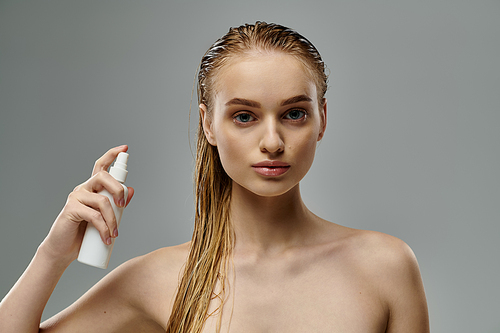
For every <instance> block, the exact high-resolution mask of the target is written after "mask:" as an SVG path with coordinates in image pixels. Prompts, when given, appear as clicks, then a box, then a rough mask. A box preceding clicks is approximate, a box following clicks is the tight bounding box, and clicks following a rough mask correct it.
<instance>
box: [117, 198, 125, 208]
mask: <svg viewBox="0 0 500 333" xmlns="http://www.w3.org/2000/svg"><path fill="white" fill-rule="evenodd" d="M118 206H120V207H123V206H125V199H123V198H121V199H120V200H118Z"/></svg>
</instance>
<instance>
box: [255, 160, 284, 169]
mask: <svg viewBox="0 0 500 333" xmlns="http://www.w3.org/2000/svg"><path fill="white" fill-rule="evenodd" d="M252 167H254V168H280V167H281V168H283V167H285V168H289V167H290V164H288V163H285V162H281V161H271V160H269V161H262V162H259V163H255V164H254V165H252Z"/></svg>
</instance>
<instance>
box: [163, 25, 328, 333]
mask: <svg viewBox="0 0 500 333" xmlns="http://www.w3.org/2000/svg"><path fill="white" fill-rule="evenodd" d="M252 51H264V52H283V53H285V54H288V55H291V56H294V57H296V58H297V59H298V60H299V61H301V63H302V64H303V65H304V66H305V68H306V69H307V70H308V71H309V73H310V74H311V77H312V78H313V80H314V81H315V83H316V88H317V92H318V102H319V105H320V106H322V105H323V103H324V96H325V93H326V90H327V75H326V73H325V65H324V63H323V60H322V59H321V56H320V54H319V52H318V51H317V50H316V48H315V47H314V46H313V45H312V43H311V42H309V41H308V40H307V39H306V38H305V37H303V36H302V35H300V34H299V33H297V32H296V31H294V30H292V29H289V28H287V27H284V26H281V25H278V24H268V23H265V22H256V23H255V24H245V25H242V26H240V27H236V28H231V29H229V32H228V33H227V34H225V35H224V36H223V37H222V38H220V39H219V40H217V41H216V42H215V43H214V44H213V45H212V46H211V47H210V48H209V49H208V51H207V52H206V53H205V55H204V56H203V58H202V60H201V64H200V68H199V72H198V89H197V92H198V104H205V105H206V106H207V116H208V117H211V114H212V112H213V98H214V94H215V83H216V82H215V81H216V79H217V73H218V72H220V70H221V69H222V68H223V67H224V65H226V64H227V63H228V61H229V60H230V59H233V58H235V57H237V56H244V55H247V54H250V53H251V52H252ZM196 148H197V152H196V171H195V196H196V201H195V205H196V214H195V226H194V232H193V238H192V242H191V250H190V252H189V257H188V260H187V262H186V266H185V269H184V272H183V276H182V278H181V281H180V283H179V288H178V291H177V295H176V298H175V300H174V305H173V309H172V313H171V315H170V319H169V322H168V325H167V332H169V333H174V332H175V333H180V332H182V333H184V332H189V333H191V332H193V333H198V332H201V331H202V329H203V325H204V324H205V321H206V319H207V318H208V316H210V315H211V314H209V313H208V308H209V305H210V302H211V300H212V299H214V298H218V299H219V300H220V306H219V308H218V312H219V316H220V317H219V322H218V328H217V329H218V331H219V330H220V318H221V316H222V306H223V302H224V299H225V289H226V284H227V281H226V278H227V267H228V260H229V258H230V257H231V250H232V248H233V244H234V233H233V229H232V225H231V221H230V219H229V210H230V200H231V179H230V178H229V176H228V175H227V174H226V172H225V171H224V168H223V167H222V164H221V161H220V158H219V153H218V151H217V147H214V146H212V145H211V144H210V143H209V142H208V140H207V138H206V137H205V134H204V132H203V125H202V119H201V117H200V121H199V124H198V132H197V147H196ZM217 282H218V283H219V284H220V288H219V289H220V292H219V294H217V295H215V294H214V288H215V286H216V284H217Z"/></svg>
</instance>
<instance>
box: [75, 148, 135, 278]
mask: <svg viewBox="0 0 500 333" xmlns="http://www.w3.org/2000/svg"><path fill="white" fill-rule="evenodd" d="M127 162H128V154H127V153H119V154H118V157H117V158H116V161H115V164H114V166H112V167H111V168H110V169H109V174H110V175H111V176H113V177H114V178H115V179H116V180H118V181H119V182H120V183H121V184H122V186H123V189H124V190H125V200H127V197H128V188H127V186H125V185H123V183H125V180H126V179H127V173H128V171H127ZM99 194H103V195H105V196H107V197H108V198H109V202H110V203H111V206H112V207H113V212H114V213H115V218H116V223H117V225H118V226H119V225H120V220H121V218H122V213H123V207H117V206H116V205H115V201H114V200H113V196H112V195H111V194H110V193H109V192H108V191H106V190H102V191H101V192H99ZM114 244H115V239H114V238H111V244H110V245H106V244H104V242H103V241H102V239H101V235H100V234H99V231H98V230H97V229H96V228H95V227H94V226H93V225H92V223H87V229H86V230H85V235H84V236H83V241H82V246H81V248H80V253H79V254H78V261H79V262H81V263H84V264H87V265H90V266H94V267H99V268H103V269H106V268H107V267H108V263H109V258H110V257H111V251H112V250H113V245H114Z"/></svg>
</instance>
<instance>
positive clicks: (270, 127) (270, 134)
mask: <svg viewBox="0 0 500 333" xmlns="http://www.w3.org/2000/svg"><path fill="white" fill-rule="evenodd" d="M259 147H260V150H261V151H262V152H268V153H280V152H282V151H283V150H284V148H285V143H284V142H283V138H282V135H281V133H280V131H279V128H278V124H276V122H275V121H269V122H268V123H267V124H266V125H265V126H264V128H263V134H262V137H261V140H260V145H259Z"/></svg>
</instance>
